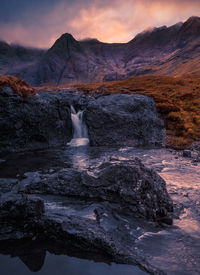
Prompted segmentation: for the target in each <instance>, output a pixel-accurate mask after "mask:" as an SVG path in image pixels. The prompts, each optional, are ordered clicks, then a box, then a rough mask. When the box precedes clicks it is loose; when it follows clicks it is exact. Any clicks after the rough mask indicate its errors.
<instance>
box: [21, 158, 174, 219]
mask: <svg viewBox="0 0 200 275" xmlns="http://www.w3.org/2000/svg"><path fill="white" fill-rule="evenodd" d="M88 171H89V172H86V171H77V170H75V169H73V168H64V169H61V170H60V171H58V172H56V173H53V174H51V175H49V174H44V175H42V174H41V175H40V179H41V180H40V181H35V180H34V177H35V173H32V176H31V173H29V177H30V179H26V184H24V182H23V183H22V184H21V192H23V193H24V192H25V193H27V194H51V195H61V196H66V197H77V198H79V199H81V198H82V199H87V200H97V201H98V200H100V201H107V202H110V203H117V204H118V205H119V209H120V211H121V212H126V213H129V215H132V217H135V218H138V217H139V218H141V217H142V218H145V219H147V220H152V221H157V222H160V221H163V222H164V221H165V220H168V221H169V220H171V222H172V218H171V213H172V211H173V204H172V201H171V199H170V197H169V195H168V193H167V190H166V183H165V181H164V180H163V179H162V178H161V177H160V176H159V175H158V174H157V173H156V172H155V171H153V170H151V169H148V168H146V167H145V166H144V165H143V164H142V163H141V162H140V161H139V160H138V159H135V160H134V161H116V160H115V161H114V162H113V163H112V162H105V163H103V164H102V165H100V166H99V167H97V168H95V169H93V170H92V168H89V169H88ZM31 178H33V180H32V179H31ZM167 223H169V222H167Z"/></svg>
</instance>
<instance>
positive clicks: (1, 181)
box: [0, 178, 18, 194]
mask: <svg viewBox="0 0 200 275" xmlns="http://www.w3.org/2000/svg"><path fill="white" fill-rule="evenodd" d="M17 184H18V180H17V179H8V178H0V194H2V193H7V192H10V191H11V190H12V189H13V187H14V186H16V185H17Z"/></svg>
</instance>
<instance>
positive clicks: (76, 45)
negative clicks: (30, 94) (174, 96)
mask: <svg viewBox="0 0 200 275" xmlns="http://www.w3.org/2000/svg"><path fill="white" fill-rule="evenodd" d="M199 58H200V17H196V16H193V17H190V18H189V19H188V20H187V21H185V22H184V23H182V22H179V23H177V24H174V25H172V26H170V27H166V26H161V27H159V28H153V29H151V30H149V31H148V30H147V31H145V32H141V33H139V34H137V35H136V36H135V37H134V38H133V39H132V40H130V41H129V42H128V43H104V42H100V41H98V40H97V39H86V40H82V41H78V40H76V39H75V38H74V37H73V36H72V35H71V34H69V33H65V34H63V35H61V36H60V38H58V39H57V40H56V41H55V43H54V44H53V45H52V47H50V48H49V49H48V50H40V49H30V48H26V47H23V46H13V45H9V44H8V43H6V42H2V41H0V74H2V75H3V74H7V75H13V76H17V77H19V78H21V79H23V80H25V81H27V82H28V83H29V84H31V85H35V86H40V85H62V84H68V83H92V82H101V81H110V80H120V79H125V78H128V77H130V76H138V75H149V74H152V75H177V76H180V75H183V74H186V73H194V74H195V73H200V64H199V62H198V60H199Z"/></svg>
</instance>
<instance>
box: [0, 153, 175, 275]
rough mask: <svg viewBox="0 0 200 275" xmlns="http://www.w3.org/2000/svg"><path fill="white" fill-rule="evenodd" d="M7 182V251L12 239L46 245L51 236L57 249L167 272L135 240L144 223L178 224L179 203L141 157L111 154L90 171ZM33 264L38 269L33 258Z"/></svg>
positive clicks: (1, 222) (3, 201)
mask: <svg viewBox="0 0 200 275" xmlns="http://www.w3.org/2000/svg"><path fill="white" fill-rule="evenodd" d="M4 184H6V182H5V181H4V180H2V182H1V185H0V188H1V190H0V191H1V194H2V195H1V197H0V247H1V249H0V252H1V253H5V251H7V250H6V249H8V247H9V246H7V245H6V242H8V243H9V245H10V242H11V240H12V241H17V240H23V241H24V240H25V239H26V240H27V239H28V240H38V239H40V240H42V241H43V242H44V247H46V245H47V243H45V242H48V241H50V242H51V246H52V245H55V246H56V251H58V252H57V253H61V252H60V251H62V250H63V249H64V248H65V251H66V249H67V247H68V248H70V251H76V252H79V253H93V254H94V255H95V254H96V255H104V257H107V258H109V259H110V261H115V262H118V263H130V264H139V265H140V266H142V267H143V268H144V269H146V270H148V271H149V272H153V273H154V274H161V273H160V271H159V270H157V269H155V268H154V267H153V266H151V264H150V263H148V262H147V261H146V260H144V257H143V255H141V254H140V252H139V251H137V250H135V248H134V243H135V242H136V241H137V238H138V237H139V236H140V235H141V234H142V231H141V230H142V228H143V227H144V226H145V228H149V230H151V231H152V230H153V231H156V230H159V228H160V226H159V225H161V224H162V226H163V225H164V224H165V223H167V224H172V211H173V204H172V201H171V199H170V197H169V195H168V193H167V190H166V184H165V182H164V180H163V179H162V178H161V177H160V176H159V175H157V174H156V172H154V171H153V170H151V169H148V168H146V167H145V166H144V165H143V164H142V163H141V161H140V160H139V159H137V158H136V159H135V160H132V161H125V160H124V161H122V160H119V159H117V158H115V159H110V161H109V162H107V161H105V162H103V163H101V164H100V165H99V166H96V165H95V166H90V167H89V168H88V169H87V170H76V169H75V168H57V169H54V170H52V171H51V173H50V172H48V173H45V171H44V172H29V173H25V175H24V179H22V180H20V179H19V180H18V181H12V182H10V184H9V186H7V188H5V187H4ZM9 188H10V189H9ZM33 194H34V195H33ZM36 194H37V197H36ZM149 221H150V222H149ZM53 243H54V244H53ZM61 243H62V244H61ZM11 247H12V243H11ZM43 249H44V248H43ZM41 255H43V254H41ZM42 259H43V257H42V258H41V259H40V260H39V263H40V264H39V267H40V266H41V265H42V263H43V261H42ZM22 260H23V261H24V258H22ZM25 262H26V259H25ZM27 265H28V266H30V268H31V269H32V270H34V266H33V265H32V264H31V262H30V260H27ZM36 267H37V266H36ZM39 267H38V268H39Z"/></svg>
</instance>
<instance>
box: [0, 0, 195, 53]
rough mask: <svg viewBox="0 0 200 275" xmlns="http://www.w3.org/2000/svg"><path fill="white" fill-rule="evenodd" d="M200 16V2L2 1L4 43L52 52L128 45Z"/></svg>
mask: <svg viewBox="0 0 200 275" xmlns="http://www.w3.org/2000/svg"><path fill="white" fill-rule="evenodd" d="M190 16H200V0H0V40H4V41H6V42H8V43H17V44H22V45H25V46H31V47H38V48H49V47H51V46H52V45H53V43H54V42H55V40H56V39H58V38H59V37H60V35H61V34H63V33H71V34H72V35H73V36H74V38H75V39H77V40H81V39H84V38H97V39H98V40H100V41H102V42H109V43H111V42H128V41H130V40H131V39H133V38H134V36H135V35H136V34H137V33H139V32H141V31H143V30H145V29H147V28H148V27H160V26H163V25H166V26H170V25H173V24H175V23H177V22H180V21H185V20H187V19H188V18H189V17H190Z"/></svg>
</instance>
